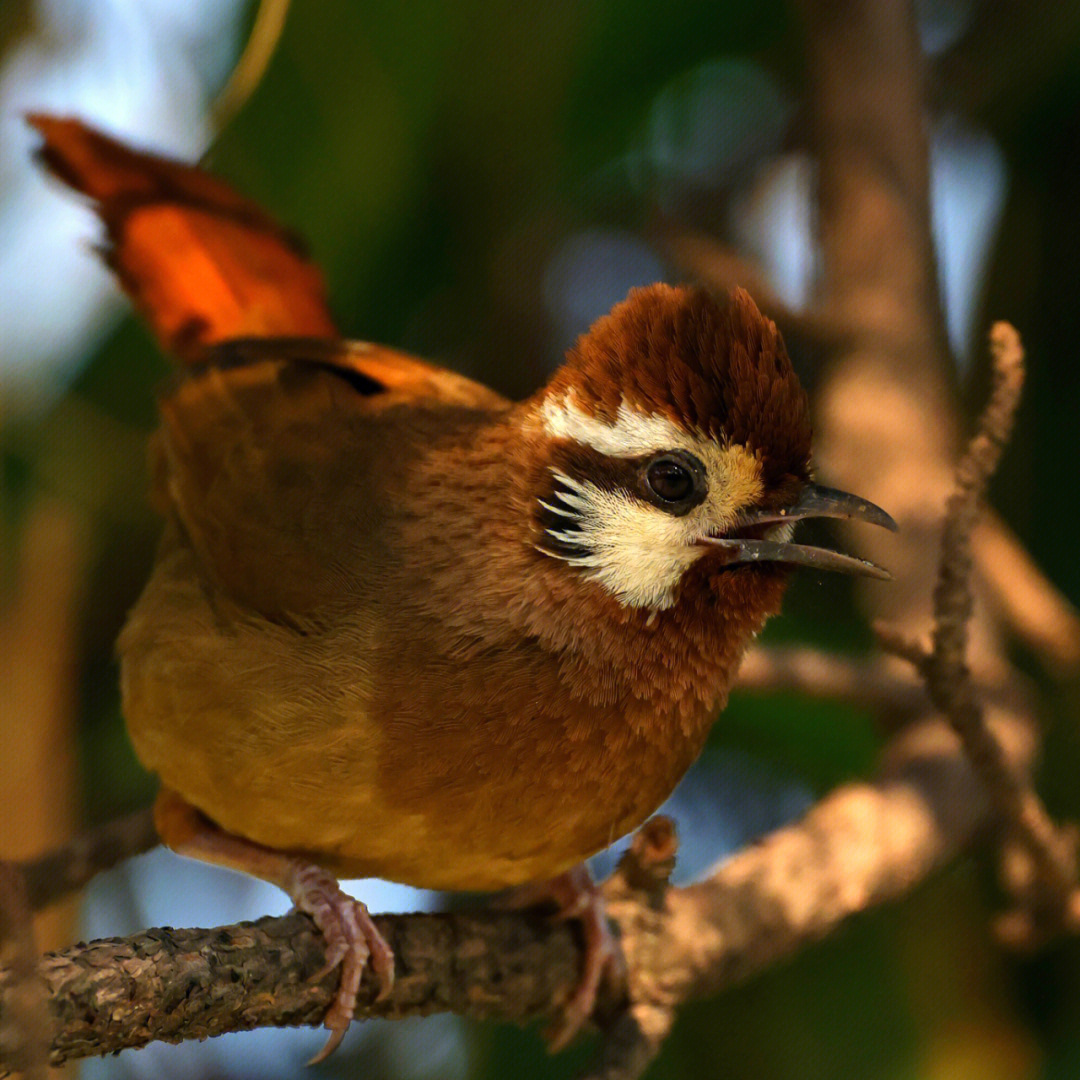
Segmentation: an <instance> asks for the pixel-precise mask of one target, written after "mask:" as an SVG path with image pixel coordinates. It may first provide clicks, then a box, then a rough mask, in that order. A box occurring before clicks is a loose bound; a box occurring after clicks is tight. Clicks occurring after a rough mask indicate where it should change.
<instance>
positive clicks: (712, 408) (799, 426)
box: [545, 285, 810, 484]
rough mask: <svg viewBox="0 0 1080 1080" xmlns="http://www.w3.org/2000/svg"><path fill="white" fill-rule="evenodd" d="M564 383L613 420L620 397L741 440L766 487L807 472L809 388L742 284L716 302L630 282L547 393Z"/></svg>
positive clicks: (699, 292) (682, 290)
mask: <svg viewBox="0 0 1080 1080" xmlns="http://www.w3.org/2000/svg"><path fill="white" fill-rule="evenodd" d="M569 389H573V390H574V392H575V394H576V396H577V400H578V403H579V404H580V405H581V406H582V407H583V408H585V409H587V410H589V411H591V412H592V413H593V414H594V415H597V416H600V417H601V418H603V419H604V420H607V421H609V422H614V420H615V415H616V413H617V411H618V408H619V404H620V402H621V401H623V400H625V401H626V402H627V404H629V405H631V406H633V407H635V408H638V409H640V410H642V411H644V412H647V413H660V414H662V415H664V416H666V417H668V418H669V419H671V420H672V421H674V422H675V423H677V424H680V425H682V426H684V427H689V428H691V429H695V430H697V431H699V432H701V433H702V434H703V435H706V436H708V437H710V438H714V439H717V440H720V441H722V442H723V441H728V442H732V443H738V444H740V445H743V446H746V447H747V448H749V449H750V450H752V451H753V452H754V453H755V454H757V455H758V457H759V458H760V459H761V463H762V472H763V475H764V479H765V481H766V483H767V484H775V483H777V482H779V481H780V480H781V479H782V478H783V477H784V476H786V475H789V474H790V475H794V476H797V477H800V478H805V476H806V475H807V473H808V469H809V460H810V410H809V405H808V402H807V399H806V393H805V392H804V391H803V389H802V386H801V385H800V384H799V380H798V378H797V376H796V375H795V371H794V369H793V368H792V366H791V360H790V359H789V358H788V354H787V349H786V348H785V347H784V342H783V339H782V338H781V337H780V333H779V331H778V330H777V329H776V324H775V323H774V322H772V320H770V319H767V318H765V316H764V315H762V314H761V312H760V311H759V310H758V308H757V305H756V304H755V303H754V301H753V300H752V299H751V298H750V295H749V293H747V292H746V291H745V290H743V289H736V290H735V291H734V292H733V293H732V294H731V296H730V297H726V298H724V299H722V300H717V299H715V298H714V297H713V296H712V295H710V294H709V293H707V292H706V291H705V290H704V289H694V288H686V287H676V286H671V285H650V286H648V287H646V288H642V289H634V290H633V291H632V292H631V293H630V295H629V296H628V297H627V298H626V300H624V301H623V302H622V303H621V304H617V305H616V306H615V307H614V308H612V310H611V312H610V313H609V314H607V315H605V316H604V317H603V318H601V319H599V320H597V322H596V323H595V324H594V325H593V326H592V328H591V329H590V330H589V332H588V333H587V334H583V335H582V336H581V337H580V338H579V339H578V341H577V343H576V344H575V346H574V347H573V348H572V349H571V350H570V352H569V354H568V355H567V363H566V365H565V366H564V367H563V368H562V369H561V370H560V371H559V372H558V373H557V374H556V376H555V378H554V379H553V380H552V382H551V383H550V385H549V387H548V388H547V390H545V393H555V394H559V393H562V392H564V391H566V390H569Z"/></svg>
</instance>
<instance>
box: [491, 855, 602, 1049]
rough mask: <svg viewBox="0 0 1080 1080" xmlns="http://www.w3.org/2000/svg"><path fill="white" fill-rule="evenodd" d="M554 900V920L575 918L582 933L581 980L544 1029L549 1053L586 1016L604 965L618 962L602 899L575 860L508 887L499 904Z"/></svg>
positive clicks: (571, 1036)
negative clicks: (545, 876) (550, 874)
mask: <svg viewBox="0 0 1080 1080" xmlns="http://www.w3.org/2000/svg"><path fill="white" fill-rule="evenodd" d="M551 901H553V902H554V903H556V904H558V907H559V910H558V912H557V914H556V916H555V918H556V919H576V920H577V921H578V922H579V923H580V924H581V929H582V933H583V935H584V938H585V956H584V960H583V963H582V970H581V980H580V982H579V983H578V985H577V988H576V989H575V990H574V993H573V994H572V995H571V997H570V999H569V1000H568V1001H567V1002H566V1004H565V1005H563V1007H562V1015H561V1016H560V1017H559V1019H558V1020H556V1021H555V1023H554V1024H552V1025H551V1027H549V1028H548V1030H547V1031H546V1032H545V1033H544V1034H545V1037H546V1038H547V1042H548V1047H549V1048H550V1049H551V1051H552V1052H553V1053H555V1052H557V1051H559V1050H562V1049H564V1048H565V1047H566V1046H568V1045H569V1044H570V1042H571V1041H572V1040H573V1039H574V1036H575V1035H577V1033H578V1032H579V1031H580V1030H581V1029H582V1027H583V1026H584V1025H585V1023H586V1021H587V1020H588V1019H589V1017H590V1016H592V1012H593V1009H594V1008H595V1007H596V995H597V991H598V990H599V989H600V980H601V979H602V978H603V976H604V972H605V970H607V969H608V968H612V969H615V970H617V969H618V968H619V967H621V965H622V952H621V950H620V949H619V945H618V942H617V941H616V940H615V936H614V935H613V934H612V932H611V927H610V926H609V925H608V921H607V917H606V914H605V910H604V898H603V896H602V895H601V893H600V890H599V889H598V888H597V886H596V883H595V882H594V881H593V879H592V875H591V874H590V873H589V868H588V867H587V866H586V865H585V864H584V863H581V865H579V866H575V867H574V868H573V870H568V871H567V872H566V873H565V874H560V875H559V876H558V877H556V878H551V879H550V880H549V881H537V882H533V883H531V884H529V885H522V886H520V887H518V888H516V889H512V890H511V891H510V892H509V893H508V894H507V896H506V898H505V900H504V901H503V903H504V904H505V906H507V907H512V908H524V907H532V906H533V905H534V904H541V903H545V902H551Z"/></svg>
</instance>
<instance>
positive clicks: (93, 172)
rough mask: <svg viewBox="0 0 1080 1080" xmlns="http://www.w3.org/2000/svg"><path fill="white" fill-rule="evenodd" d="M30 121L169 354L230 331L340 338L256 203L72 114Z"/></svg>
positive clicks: (300, 263) (319, 282)
mask: <svg viewBox="0 0 1080 1080" xmlns="http://www.w3.org/2000/svg"><path fill="white" fill-rule="evenodd" d="M27 119H28V121H29V123H30V124H31V125H33V127H34V128H36V129H37V131H38V132H40V133H41V135H42V137H43V139H44V144H43V146H42V148H41V157H42V159H43V160H44V162H45V164H46V165H47V166H48V168H49V169H50V170H51V171H52V172H53V173H54V174H55V175H56V176H57V177H58V178H59V179H61V180H62V181H64V183H66V184H68V185H69V186H71V187H73V188H75V190H77V191H80V192H82V193H83V194H84V195H87V196H89V197H90V198H91V199H93V200H94V202H95V203H96V206H97V212H98V214H99V216H100V217H101V219H102V221H103V222H104V224H105V227H106V230H107V235H108V246H107V248H106V250H105V258H106V260H107V262H108V263H109V265H110V266H111V267H112V269H113V270H114V271H115V272H116V275H117V277H118V278H119V279H120V282H121V284H122V285H123V287H124V289H125V290H126V291H127V293H128V294H129V295H130V296H131V298H132V300H133V301H134V303H135V305H136V307H137V308H138V309H139V311H140V312H141V313H142V315H143V316H144V317H145V318H146V320H147V322H149V324H150V326H151V328H152V329H153V331H154V333H155V334H156V335H157V337H158V340H159V341H160V342H161V344H162V346H163V348H165V349H166V350H167V351H168V352H171V353H173V354H175V355H176V356H178V357H180V358H181V359H182V360H185V361H187V362H189V363H190V362H197V361H199V360H201V359H202V358H203V353H204V350H205V348H206V347H207V346H208V345H211V344H213V343H214V342H218V341H223V340H226V339H228V338H234V337H271V336H278V335H292V336H296V335H307V336H310V337H335V338H336V337H337V336H338V332H337V328H336V327H335V325H334V321H333V319H332V318H331V316H330V312H329V308H328V305H327V301H326V290H325V286H324V284H323V278H322V274H321V273H320V271H319V270H318V268H317V267H316V266H315V265H314V264H313V263H312V262H311V261H310V260H309V259H308V258H307V256H306V254H305V253H304V251H303V250H302V247H301V245H300V243H299V242H298V241H297V240H296V238H295V237H294V236H293V235H292V234H291V233H289V232H288V231H287V230H285V229H283V228H282V227H281V226H280V225H278V224H277V223H276V222H275V221H274V220H273V219H272V218H271V217H270V216H269V215H267V214H266V213H264V212H263V211H262V210H261V209H260V208H259V207H258V206H256V205H255V204H254V203H253V202H250V201H249V200H247V199H244V198H242V197H241V196H240V195H238V194H237V193H236V192H235V191H233V190H232V188H230V187H229V186H228V185H227V184H225V183H223V182H222V181H220V180H218V179H216V178H215V177H212V176H210V175H209V174H208V173H205V172H203V171H202V170H201V169H199V168H197V167H195V166H191V165H185V164H183V163H181V162H178V161H173V160H170V159H167V158H163V157H159V156H157V155H154V154H147V153H140V152H138V151H135V150H132V149H130V148H128V147H126V146H124V145H123V144H122V143H120V142H118V141H116V140H115V139H111V138H109V137H108V136H106V135H104V134H102V133H101V132H99V131H96V130H94V129H93V128H92V127H89V126H88V125H86V124H83V123H81V122H80V121H78V120H73V119H64V118H58V117H52V116H46V115H43V114H40V113H35V114H32V115H30V116H29V117H28V118H27Z"/></svg>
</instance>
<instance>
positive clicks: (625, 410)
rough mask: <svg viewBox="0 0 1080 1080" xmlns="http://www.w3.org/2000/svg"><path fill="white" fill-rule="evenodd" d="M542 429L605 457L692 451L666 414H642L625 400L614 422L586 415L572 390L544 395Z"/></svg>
mask: <svg viewBox="0 0 1080 1080" xmlns="http://www.w3.org/2000/svg"><path fill="white" fill-rule="evenodd" d="M540 417H541V420H542V421H543V425H544V431H545V432H547V434H548V435H550V436H552V438H555V439H570V440H572V441H574V442H579V443H582V444H583V445H585V446H590V447H592V448H593V449H594V450H596V451H598V452H599V453H601V454H607V455H608V456H609V457H636V456H637V455H639V454H648V453H650V452H652V451H655V450H675V449H683V450H692V449H693V448H694V446H695V444H696V440H695V439H694V437H693V436H692V435H690V434H689V433H688V432H686V431H683V429H682V428H680V427H679V426H678V425H677V424H675V423H673V422H672V421H671V420H669V419H668V418H667V417H666V416H660V415H659V414H658V413H649V414H646V413H642V412H638V411H637V410H636V409H631V408H630V407H629V406H628V405H627V404H626V402H622V403H621V404H620V405H619V411H618V412H617V413H616V415H615V423H613V424H606V423H604V421H603V420H599V419H597V417H595V416H590V415H589V414H588V413H587V412H585V411H584V410H583V409H582V408H580V406H579V405H578V403H577V395H576V394H575V393H574V391H573V390H572V389H571V390H567V391H566V393H565V394H563V395H562V396H561V397H548V398H545V399H544V403H543V405H542V406H541V408H540Z"/></svg>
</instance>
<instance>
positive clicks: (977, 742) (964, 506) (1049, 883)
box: [879, 323, 1076, 938]
mask: <svg viewBox="0 0 1080 1080" xmlns="http://www.w3.org/2000/svg"><path fill="white" fill-rule="evenodd" d="M990 347H991V353H992V356H993V364H994V385H993V389H992V392H991V395H990V400H989V402H988V403H987V406H986V409H985V410H984V412H983V415H982V417H981V419H980V421H979V424H978V427H977V430H976V433H975V435H974V436H973V437H972V439H971V441H970V443H969V445H968V448H967V451H966V453H965V454H964V455H963V457H962V458H961V459H960V462H959V464H958V465H957V469H956V491H955V492H954V493H953V494H952V495H951V496H950V497H949V499H948V501H947V503H946V513H945V521H944V527H943V530H942V540H941V560H940V566H939V570H938V583H937V587H936V588H935V590H934V628H933V635H932V636H933V648H932V649H931V650H930V651H929V652H925V651H924V650H923V649H922V648H921V647H920V646H917V645H914V644H913V643H911V642H910V641H906V640H905V639H904V638H903V636H902V635H900V634H898V633H893V632H888V631H886V632H881V631H879V636H880V637H881V639H882V644H883V645H884V646H885V647H886V648H887V649H889V650H890V651H892V652H894V653H896V654H897V655H900V656H903V657H904V658H905V659H907V660H909V661H910V662H911V663H913V664H914V665H915V666H916V668H917V669H918V670H919V671H920V672H921V673H922V675H923V678H924V679H925V681H926V689H927V692H928V694H929V695H930V699H931V700H932V701H933V703H934V705H935V706H937V708H939V709H940V710H941V711H942V712H943V713H944V714H945V716H946V717H947V718H948V720H949V722H950V724H951V725H952V727H953V729H954V730H955V731H956V733H957V735H958V736H959V737H960V739H961V741H962V743H963V746H964V751H965V753H966V754H967V755H968V757H969V758H970V760H971V762H972V764H973V766H974V767H975V769H976V771H977V772H978V773H979V775H980V776H981V777H982V779H983V782H984V783H985V785H986V789H987V792H988V794H989V797H990V799H991V801H992V803H993V806H994V809H995V812H996V813H997V815H998V817H999V820H1000V821H1001V822H1002V823H1003V824H1004V825H1005V826H1006V828H1007V829H1008V830H1010V832H1011V834H1012V837H1013V838H1014V839H1015V841H1016V842H1017V843H1018V844H1020V845H1021V846H1022V847H1023V849H1024V851H1025V852H1026V854H1027V856H1028V858H1029V859H1030V861H1031V873H1030V874H1029V875H1027V880H1026V885H1025V889H1024V894H1025V895H1024V897H1023V899H1024V905H1025V906H1026V907H1027V908H1028V909H1030V914H1031V920H1030V921H1031V923H1032V927H1033V928H1034V926H1035V924H1036V923H1038V924H1045V923H1046V922H1047V921H1052V922H1054V923H1056V924H1060V923H1062V921H1063V920H1064V921H1066V922H1067V921H1069V920H1070V919H1071V916H1070V907H1071V906H1075V903H1074V892H1075V890H1076V853H1075V846H1074V843H1073V841H1072V838H1071V837H1070V836H1069V835H1067V834H1066V833H1064V832H1059V830H1058V829H1057V827H1056V826H1055V825H1054V823H1053V821H1052V820H1051V819H1050V816H1049V814H1048V813H1047V812H1046V809H1045V807H1044V806H1043V804H1042V802H1041V800H1040V799H1039V797H1038V796H1037V795H1036V794H1035V791H1034V789H1033V788H1032V786H1031V783H1030V780H1029V779H1028V777H1027V775H1026V774H1024V773H1018V772H1017V771H1016V769H1015V768H1014V767H1013V765H1012V763H1011V762H1010V761H1009V759H1008V756H1007V754H1006V753H1005V750H1004V749H1003V747H1002V746H1001V745H1000V744H999V743H998V741H997V739H996V737H995V735H994V733H993V732H992V731H991V730H990V728H989V727H988V725H987V723H986V715H985V710H984V707H983V705H982V704H981V702H980V701H979V698H978V695H977V693H976V690H975V687H974V684H973V681H972V678H971V673H970V671H969V670H968V666H967V656H966V654H967V641H968V622H969V620H970V618H971V614H972V610H973V608H974V596H973V593H972V587H971V574H972V567H973V564H972V556H971V534H972V530H973V529H974V527H975V523H976V521H977V518H978V514H979V512H980V509H981V501H982V498H983V496H984V495H985V492H986V487H987V484H988V482H989V479H990V477H991V475H992V474H993V472H994V470H995V469H996V468H997V464H998V462H999V461H1000V459H1001V454H1002V452H1003V450H1004V447H1005V444H1006V442H1007V441H1008V437H1009V433H1010V432H1011V430H1012V421H1013V417H1014V415H1015V412H1016V407H1017V405H1018V404H1019V400H1020V392H1021V389H1022V387H1023V381H1024V367H1023V360H1024V353H1023V348H1022V346H1021V344H1020V338H1019V335H1018V334H1017V333H1016V331H1015V330H1014V329H1013V327H1011V326H1009V325H1008V324H1007V323H997V324H996V325H995V326H994V328H993V330H992V331H991V336H990ZM1009 933H1010V935H1011V936H1012V937H1014V938H1015V937H1018V936H1019V931H1018V929H1017V922H1016V920H1015V919H1014V920H1012V921H1011V923H1010V931H1009Z"/></svg>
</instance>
